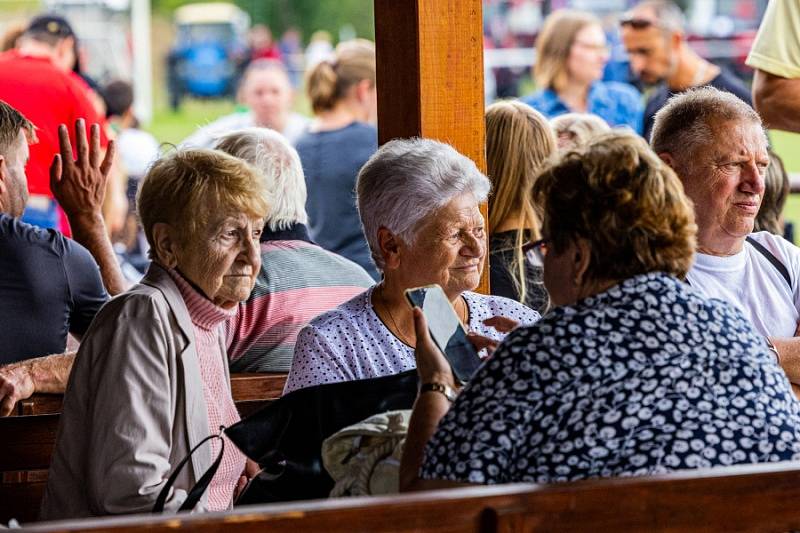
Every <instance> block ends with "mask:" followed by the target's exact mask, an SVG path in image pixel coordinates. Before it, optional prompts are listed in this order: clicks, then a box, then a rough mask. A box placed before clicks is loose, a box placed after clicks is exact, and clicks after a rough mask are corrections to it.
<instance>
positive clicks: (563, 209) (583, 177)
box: [533, 132, 697, 280]
mask: <svg viewBox="0 0 800 533" xmlns="http://www.w3.org/2000/svg"><path fill="white" fill-rule="evenodd" d="M533 194H534V198H535V200H536V203H537V204H538V205H539V206H541V209H542V220H543V223H544V233H545V234H546V235H547V238H548V239H549V241H550V246H551V247H552V248H553V250H554V251H555V252H556V253H558V252H562V251H563V250H564V249H565V248H566V247H567V245H568V244H569V243H570V242H572V241H573V240H574V239H576V238H584V239H586V240H587V241H589V243H590V246H591V250H592V252H591V258H590V264H589V268H588V276H589V277H590V278H592V279H595V280H622V279H627V278H630V277H633V276H636V275H638V274H644V273H647V272H653V271H662V272H666V273H669V274H672V275H675V276H677V277H684V276H685V275H686V272H687V271H688V270H689V268H690V267H691V264H692V256H693V254H694V250H695V235H696V233H697V226H696V225H695V223H694V211H693V208H692V204H691V202H690V200H689V199H688V198H687V197H686V195H685V194H684V192H683V186H682V185H681V183H680V181H679V180H678V178H677V176H676V175H675V173H674V172H673V171H672V169H671V168H669V166H667V164H666V163H664V162H663V161H661V159H659V158H658V156H656V155H655V153H653V152H652V151H651V150H650V148H649V147H648V146H647V143H645V141H644V139H642V138H640V137H638V136H637V135H634V134H632V133H625V132H616V133H609V134H605V135H601V136H599V137H597V138H596V139H594V140H593V141H591V142H590V143H589V144H587V145H585V146H584V147H583V148H580V149H576V150H572V151H569V152H567V153H565V154H564V155H563V157H561V158H560V159H558V160H556V161H555V162H554V163H553V164H552V165H551V166H550V167H548V168H547V169H545V170H544V171H543V173H542V174H541V175H540V176H539V178H538V179H537V181H536V183H535V184H534V189H533Z"/></svg>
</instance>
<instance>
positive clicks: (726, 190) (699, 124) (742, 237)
mask: <svg viewBox="0 0 800 533" xmlns="http://www.w3.org/2000/svg"><path fill="white" fill-rule="evenodd" d="M650 144H651V146H652V147H653V150H654V151H655V152H656V153H657V154H658V155H659V156H660V157H661V159H662V160H664V161H665V162H666V163H667V164H669V166H671V167H672V169H673V170H675V172H676V174H677V175H678V177H680V179H681V181H682V182H683V186H684V189H685V191H686V194H687V195H688V196H689V198H691V200H692V201H693V202H694V205H695V216H696V222H697V227H698V232H697V256H696V259H695V264H694V266H693V267H692V269H691V270H690V271H689V274H688V275H687V282H688V283H690V284H691V285H692V286H693V287H694V288H695V289H697V290H699V291H701V292H703V293H704V294H706V295H707V296H711V297H716V298H721V299H723V300H726V301H728V302H729V303H731V304H733V305H735V306H736V307H737V308H739V309H740V310H741V311H742V312H743V313H744V315H745V316H746V317H748V318H749V319H750V320H751V322H752V323H753V324H754V325H755V327H756V329H757V330H758V331H759V332H761V334H762V335H764V336H765V337H766V338H767V339H768V342H769V344H770V347H771V348H772V349H773V351H775V353H776V356H777V357H778V359H779V361H780V362H781V365H782V366H783V368H784V370H785V371H786V373H787V375H788V376H789V379H790V381H792V382H793V383H800V338H797V337H795V335H796V334H797V333H798V320H799V319H800V284H799V283H798V280H799V279H800V249H798V248H796V247H795V246H794V245H793V244H791V243H789V242H788V241H786V240H784V239H783V238H781V237H778V236H776V235H772V234H770V233H767V232H759V233H753V234H751V232H752V231H753V223H754V221H755V217H756V214H757V213H758V209H759V206H760V205H761V199H762V195H763V193H764V173H765V171H766V169H767V166H768V165H769V156H768V155H767V137H766V134H765V132H764V129H763V126H762V124H761V119H760V118H759V116H758V114H756V112H755V111H753V109H752V108H751V107H750V106H749V105H747V104H746V103H744V102H743V101H742V100H740V99H738V98H737V97H736V96H734V95H732V94H730V93H726V92H722V91H718V90H717V89H714V88H710V87H706V88H702V89H697V90H693V91H690V92H687V93H684V94H681V95H679V96H675V97H673V98H672V99H670V100H669V102H668V103H667V105H666V106H664V107H663V108H662V109H661V110H660V111H659V112H658V114H657V115H656V118H655V124H654V126H653V134H652V137H651V140H650ZM707 327H714V325H713V324H708V325H707Z"/></svg>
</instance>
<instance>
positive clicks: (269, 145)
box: [216, 128, 373, 372]
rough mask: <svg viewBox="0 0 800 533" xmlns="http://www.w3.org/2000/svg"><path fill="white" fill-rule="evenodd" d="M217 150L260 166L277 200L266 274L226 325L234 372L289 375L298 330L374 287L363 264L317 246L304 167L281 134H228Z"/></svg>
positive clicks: (270, 218) (264, 255)
mask: <svg viewBox="0 0 800 533" xmlns="http://www.w3.org/2000/svg"><path fill="white" fill-rule="evenodd" d="M216 148H217V149H219V150H222V151H223V152H226V153H228V154H231V155H233V156H235V157H238V158H239V159H242V160H244V161H247V162H248V163H250V164H251V165H253V166H254V167H256V168H257V169H258V170H259V171H260V172H261V174H262V175H263V177H264V179H265V180H266V182H267V189H268V190H269V193H270V198H269V205H270V212H269V214H268V215H267V217H266V220H265V223H264V230H263V232H262V233H261V270H260V272H259V273H258V277H257V279H256V284H255V287H254V288H253V291H252V292H251V294H250V297H249V298H248V299H247V301H245V302H243V303H240V304H239V312H238V314H237V316H236V317H235V318H233V319H232V320H231V321H229V322H228V324H227V329H228V340H229V343H228V358H229V362H230V368H231V371H232V372H288V371H289V367H290V365H291V362H292V354H293V353H294V346H295V342H296V341H297V334H298V333H299V331H300V330H301V329H302V328H303V327H305V326H306V324H308V323H309V322H310V321H311V319H312V318H314V317H315V316H317V315H319V314H320V313H323V312H325V311H328V310H330V309H333V308H334V307H336V306H337V305H339V304H341V303H342V302H345V301H347V300H349V299H350V298H352V297H353V296H355V295H356V294H359V293H361V292H362V291H363V290H364V289H365V288H366V287H369V286H370V285H372V284H373V281H372V278H371V277H370V275H369V274H367V272H366V271H365V270H364V269H363V268H361V267H360V266H359V265H357V264H356V263H354V262H352V261H350V260H349V259H345V258H344V257H342V256H339V255H336V254H334V253H333V252H329V251H327V250H324V249H323V248H321V247H319V246H317V245H316V244H315V243H314V242H312V240H311V238H310V237H309V235H308V229H307V228H306V224H307V222H308V215H307V214H306V209H305V204H306V183H305V178H304V176H303V167H302V166H301V164H300V158H299V156H298V155H297V151H296V150H295V149H294V148H292V147H291V146H289V144H288V143H287V142H286V140H285V139H284V138H283V137H282V136H281V135H280V134H279V133H277V132H275V131H273V130H269V129H266V128H248V129H244V130H240V131H236V132H232V133H229V134H227V135H224V136H223V137H221V138H220V139H219V140H218V142H217V146H216Z"/></svg>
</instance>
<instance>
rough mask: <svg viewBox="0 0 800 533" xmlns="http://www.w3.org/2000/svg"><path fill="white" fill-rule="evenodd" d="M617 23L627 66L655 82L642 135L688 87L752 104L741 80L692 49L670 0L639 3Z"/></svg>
mask: <svg viewBox="0 0 800 533" xmlns="http://www.w3.org/2000/svg"><path fill="white" fill-rule="evenodd" d="M620 24H621V26H622V28H621V34H622V42H623V43H624V45H625V50H626V51H627V52H628V56H629V58H630V62H631V70H633V72H634V74H635V75H636V76H637V77H638V78H639V79H640V80H641V81H642V82H643V83H644V84H646V85H658V87H657V88H656V90H655V91H653V94H652V95H651V96H650V98H649V99H648V100H647V105H646V106H645V110H644V137H645V139H648V140H649V139H650V132H651V131H652V129H653V120H654V117H655V115H656V113H657V112H658V110H659V109H661V108H662V107H664V105H665V104H666V103H667V100H669V98H670V97H671V96H672V95H674V94H678V93H681V92H683V91H685V90H687V89H690V88H692V87H703V86H711V87H715V88H717V89H719V90H721V91H727V92H729V93H733V94H735V95H736V96H738V97H739V98H741V99H742V100H744V101H745V102H747V103H748V104H751V101H750V91H749V90H748V89H747V88H746V87H745V86H744V84H743V83H742V82H741V80H739V79H738V78H736V77H735V76H734V75H733V74H731V73H730V72H727V71H724V70H722V69H720V67H718V66H717V65H714V64H713V63H710V62H708V61H706V60H705V59H703V58H702V57H700V56H699V55H697V53H696V52H695V51H694V50H692V48H691V47H690V46H689V43H687V42H686V34H685V33H684V30H683V13H682V12H681V10H680V8H679V7H678V6H677V5H675V3H674V2H672V1H670V0H646V1H644V2H641V3H639V4H637V5H636V7H634V8H633V9H632V10H631V11H629V12H628V13H626V14H625V16H624V17H623V18H622V21H621V22H620ZM751 105H752V104H751Z"/></svg>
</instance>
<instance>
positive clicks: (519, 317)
mask: <svg viewBox="0 0 800 533" xmlns="http://www.w3.org/2000/svg"><path fill="white" fill-rule="evenodd" d="M489 189H490V183H489V180H488V178H487V177H486V176H484V175H483V174H482V173H481V172H480V171H479V170H478V168H477V167H476V166H475V163H473V162H472V161H471V160H470V159H468V158H467V157H465V156H463V155H461V154H460V153H458V152H457V151H456V150H455V149H453V148H452V147H451V146H449V145H447V144H443V143H440V142H436V141H432V140H428V139H411V140H394V141H391V142H389V143H387V144H385V145H384V146H383V147H381V148H380V150H378V152H376V153H375V155H373V156H372V157H371V158H370V160H369V161H367V163H366V164H365V165H364V167H363V168H362V169H361V172H360V173H359V175H358V183H357V186H356V193H357V203H358V211H359V215H360V217H361V223H362V226H363V229H364V233H365V235H366V238H367V242H368V243H369V247H370V251H371V254H372V259H373V261H375V264H376V265H377V267H378V269H379V270H380V271H381V272H382V274H383V280H382V281H381V282H380V283H378V284H377V285H375V286H373V287H372V288H370V289H367V290H366V291H365V292H363V293H362V294H360V295H358V296H356V297H355V298H353V299H352V300H350V301H348V302H346V303H344V304H342V305H340V306H339V307H337V308H336V309H334V310H333V311H330V312H327V313H324V314H322V315H320V316H318V317H317V318H315V319H314V320H312V321H311V323H310V324H309V325H308V326H307V327H306V328H304V329H303V331H301V332H300V335H299V336H298V339H297V344H296V346H295V353H294V360H293V361H292V368H291V371H290V372H289V377H288V380H287V382H286V389H285V392H291V391H293V390H296V389H301V388H305V387H310V386H314V385H320V384H323V383H334V382H340V381H349V380H357V379H365V378H374V377H380V376H386V375H391V374H396V373H399V372H403V371H406V370H410V369H412V368H415V360H414V346H415V343H416V336H415V334H414V320H413V315H412V312H411V307H410V306H409V305H408V303H407V301H406V300H405V295H404V292H405V290H406V289H409V288H413V287H419V286H422V285H429V284H434V283H435V284H438V285H440V286H441V287H442V289H444V292H445V294H446V295H447V297H448V299H449V300H450V302H451V303H452V304H453V307H454V308H455V310H456V313H457V314H458V316H459V318H460V320H461V322H462V323H463V324H464V326H465V328H466V329H467V331H472V332H474V333H477V334H479V335H482V336H485V337H489V338H491V339H495V340H500V339H502V338H503V337H504V333H503V332H501V331H498V329H495V327H494V326H497V327H499V328H501V329H503V330H505V329H506V328H505V327H503V326H504V325H506V324H507V323H508V321H506V320H502V319H498V318H496V317H505V318H508V319H511V320H513V321H516V322H520V323H523V324H530V323H532V322H535V321H536V320H537V319H538V318H539V314H538V313H537V312H535V311H533V310H531V309H529V308H528V307H525V306H524V305H522V304H520V303H518V302H515V301H513V300H510V299H508V298H503V297H499V296H484V295H481V294H477V293H474V292H472V291H473V290H474V289H475V288H476V287H477V286H478V283H479V281H480V276H481V271H482V270H483V265H484V256H485V255H486V235H485V230H484V221H483V217H482V216H481V213H480V210H479V209H478V205H479V204H480V203H481V202H483V201H485V200H486V197H487V195H488V194H489ZM492 319H494V320H492Z"/></svg>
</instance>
